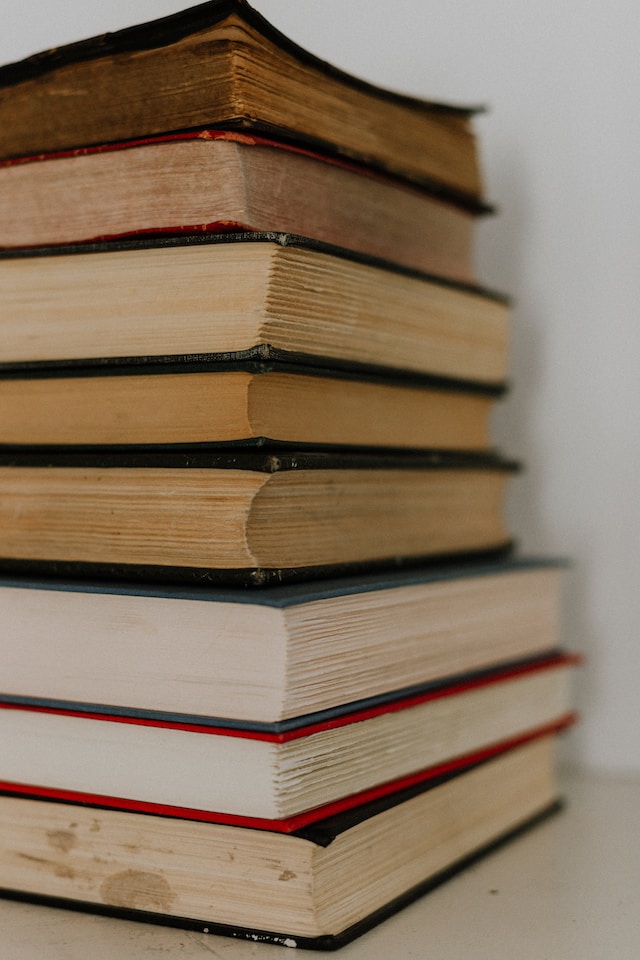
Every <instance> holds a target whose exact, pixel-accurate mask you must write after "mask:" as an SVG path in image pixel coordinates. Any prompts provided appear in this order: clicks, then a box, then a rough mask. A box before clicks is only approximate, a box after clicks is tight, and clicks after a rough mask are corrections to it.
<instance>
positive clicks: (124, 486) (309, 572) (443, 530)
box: [0, 448, 516, 586]
mask: <svg viewBox="0 0 640 960" xmlns="http://www.w3.org/2000/svg"><path fill="white" fill-rule="evenodd" d="M515 469H516V465H515V464H514V463H512V462H510V461H506V460H503V459H500V458H499V457H498V456H496V455H486V456H482V455H477V456H472V455H469V454H467V455H464V454H455V453H450V454H438V453H428V452H427V453H424V454H422V453H420V454H411V453H405V454H401V453H397V454H395V455H386V456H383V457H380V456H378V455H375V454H368V453H363V452H359V451H355V452H344V453H341V454H340V455H338V454H329V453H321V452H309V451H298V452H288V451H287V452H285V451H282V452H280V453H279V454H278V455H276V454H262V453H259V452H253V451H248V450H242V449H238V450H234V451H224V452H216V451H206V452H205V451H198V452H190V453H179V452H173V451H163V452H155V451H154V452H144V453H143V452H136V451H131V452H128V453H122V452H119V451H114V452H112V453H109V452H100V453H93V452H87V453H78V452H74V451H72V450H68V451H60V450H53V451H50V450H44V451H41V452H37V451H35V450H28V449H12V448H5V449H4V450H2V451H0V489H1V491H2V495H3V496H2V524H1V525H0V531H1V532H0V558H1V559H0V568H2V569H3V570H5V571H7V570H10V571H12V572H25V571H29V570H31V571H37V570H40V571H41V572H43V571H47V572H56V573H57V574H62V575H65V574H66V575H73V572H74V571H76V572H80V573H82V574H83V575H85V576H96V575H98V576H109V577H113V576H124V577H125V578H126V577H127V575H128V576H129V577H131V576H139V577H142V578H145V577H146V578H149V577H151V578H153V577H156V578H161V579H169V580H171V579H174V580H175V579H184V578H188V579H196V580H208V579H211V580H213V581H215V580H216V579H217V580H218V581H219V582H227V583H233V582H238V583H245V584H252V585H256V586H260V585H262V586H264V585H266V584H267V583H269V582H274V581H276V582H277V581H278V580H281V579H297V578H300V577H306V578H312V577H314V576H326V575H328V574H329V573H332V572H334V573H335V572H336V571H337V570H343V571H345V572H347V571H349V570H351V571H352V572H356V571H357V570H358V568H359V567H360V568H361V569H362V568H364V569H367V568H368V569H375V566H376V564H378V565H382V566H384V565H385V564H386V565H387V566H389V565H396V564H399V563H417V562H419V561H420V560H423V559H424V558H425V557H430V558H431V559H435V558H436V557H443V556H447V555H449V556H451V555H454V554H460V555H461V554H474V553H476V554H484V555H487V554H489V553H490V552H492V551H501V550H506V549H508V548H509V546H510V537H509V535H508V533H507V532H506V529H505V523H504V518H503V515H502V513H503V511H502V503H503V497H504V492H505V488H506V484H507V480H508V478H509V477H510V475H511V473H512V472H513V471H514V470H515Z"/></svg>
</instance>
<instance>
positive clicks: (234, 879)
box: [0, 737, 559, 950]
mask: <svg viewBox="0 0 640 960" xmlns="http://www.w3.org/2000/svg"><path fill="white" fill-rule="evenodd" d="M558 804H559V800H558V793H557V786H556V782H555V774H554V740H553V737H542V738H538V739H534V740H532V741H529V742H528V743H525V744H523V745H521V746H519V747H516V748H513V749H511V750H508V751H505V752H504V753H502V754H500V755H498V756H496V757H494V758H492V759H490V760H487V761H485V762H484V763H479V764H477V765H474V766H472V767H471V768H469V769H464V770H462V771H461V770H458V771H455V772H450V773H449V774H446V775H443V776H442V777H441V778H436V779H434V780H431V781H429V782H427V783H426V784H419V785H415V786H414V787H412V788H409V789H408V790H406V791H404V792H400V793H396V794H393V795H392V796H391V797H386V798H382V799H380V800H377V801H372V802H370V803H369V804H363V805H361V806H359V807H357V808H355V809H354V810H351V811H348V812H346V813H342V814H338V815H336V816H334V817H329V818H327V819H325V820H323V821H320V822H319V823H316V824H313V825H311V826H309V827H307V828H303V829H301V830H299V831H296V832H295V833H293V834H288V835H283V834H281V833H277V832H273V831H268V830H255V829H246V828H243V827H238V826H228V825H226V824H214V823H206V822H198V821H193V820H186V819H179V818H172V817H163V816H152V815H148V814H142V813H131V812H127V811H121V810H109V809H103V808H101V807H100V806H98V805H88V804H84V803H83V804H74V803H65V802H52V801H45V800H42V799H36V798H26V797H17V796H11V795H8V796H0V866H1V873H2V890H1V891H0V894H1V895H3V896H8V897H13V898H17V899H24V900H34V899H35V900H39V901H40V902H44V903H49V904H53V905H57V906H62V907H66V908H69V907H71V908H75V909H81V910H91V911H93V912H97V913H107V914H115V915H118V916H123V917H126V918H127V919H130V920H143V921H147V922H154V923H162V924H165V925H166V924H170V925H175V926H182V927H187V928H190V929H193V930H199V931H201V932H205V933H209V932H211V933H222V934H226V935H228V936H231V937H239V938H243V939H247V940H251V941H253V942H270V943H276V944H279V945H281V946H288V947H303V948H304V947H307V948H316V949H328V950H330V949H335V948H336V947H339V946H341V945H342V944H344V943H346V942H347V941H349V940H352V939H353V938H354V937H356V936H358V935H359V934H361V933H364V931H365V930H367V929H369V928H370V927H372V926H374V925H375V924H376V923H378V922H379V921H381V920H383V919H385V917H387V916H389V915H390V914H391V913H394V912H395V911H396V910H398V909H399V908H400V907H402V906H404V905H405V904H406V903H408V902H410V901H411V900H415V899H416V898H417V897H418V896H420V895H421V894H423V893H425V892H426V891H427V890H429V889H430V888H432V887H433V886H435V885H436V884H437V883H439V882H442V881H443V880H444V879H446V878H447V877H448V876H451V875H452V874H453V873H454V872H455V871H456V870H459V869H460V868H461V867H463V866H465V865H467V864H469V863H471V862H473V859H474V858H475V857H477V856H478V855H480V854H481V853H484V852H486V851H487V850H488V849H490V848H491V847H492V846H494V845H495V844H496V843H497V842H500V841H501V840H504V839H506V838H508V837H513V836H514V835H515V834H517V832H519V831H520V830H521V829H522V828H523V827H524V826H526V825H528V824H531V823H533V822H536V821H537V820H539V819H540V818H541V817H542V816H544V815H546V814H548V813H550V812H551V811H553V810H555V809H557V808H558Z"/></svg>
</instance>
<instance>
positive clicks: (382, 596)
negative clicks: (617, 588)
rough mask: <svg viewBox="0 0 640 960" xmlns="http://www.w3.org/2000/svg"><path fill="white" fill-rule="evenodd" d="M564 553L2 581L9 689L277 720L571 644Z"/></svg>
mask: <svg viewBox="0 0 640 960" xmlns="http://www.w3.org/2000/svg"><path fill="white" fill-rule="evenodd" d="M561 573H562V570H561V565H560V564H558V563H554V562H552V561H543V560H535V559H523V558H514V557H511V558H509V559H508V560H504V561H502V562H500V563H498V562H487V561H485V562H483V563H482V564H477V563H475V564H474V563H460V562H459V561H456V562H455V563H452V564H450V565H447V566H443V567H437V566H433V565H429V566H426V567H422V568H417V569H403V570H391V571H387V572H385V573H384V574H383V573H379V574H377V575H369V576H367V577H341V578H339V579H336V580H325V581H311V582H309V583H298V584H290V585H287V586H275V587H269V588H266V589H264V590H244V589H233V590H229V589H227V590H215V589H213V588H212V587H207V586H203V585H193V586H191V587H186V586H183V587H182V588H180V587H178V586H176V585H171V584H166V585H165V584H156V585H152V584H148V583H132V582H121V581H119V582H116V581H112V582H108V581H104V582H102V583H96V582H94V581H92V580H75V581H69V580H63V579H60V578H50V579H47V580H32V579H27V578H19V577H15V576H14V577H8V578H5V579H3V580H0V621H2V623H3V625H4V628H3V638H4V640H3V644H2V663H3V671H2V674H3V679H2V692H3V694H4V695H5V696H7V695H12V696H13V697H14V698H16V699H19V698H21V697H31V698H33V697H38V698H40V699H43V700H46V701H47V702H48V703H50V704H53V705H55V706H58V707H63V708H64V707H69V706H70V702H72V701H74V702H76V704H77V703H78V702H81V703H82V708H83V709H85V710H88V711H93V712H96V710H97V709H99V708H100V706H107V707H110V708H114V707H126V708H128V709H129V710H133V711H134V712H138V713H139V714H140V715H141V716H144V715H145V711H162V712H164V713H171V714H173V715H181V714H190V715H200V716H210V715H211V714H217V715H218V716H222V717H226V718H229V719H235V720H238V721H242V722H244V723H247V722H252V723H277V722H279V721H282V720H286V719H290V718H293V717H297V716H301V715H304V714H309V713H316V712H318V711H324V710H327V709H331V708H336V707H339V706H341V705H345V704H352V705H353V707H354V709H355V708H356V707H358V708H360V707H368V706H370V705H371V703H372V699H373V698H378V700H379V699H380V698H381V697H384V696H387V697H389V694H390V693H394V692H395V695H396V696H399V695H401V694H404V695H407V696H408V695H411V694H413V693H416V692H417V690H416V686H417V685H422V684H427V683H433V682H434V681H442V680H443V679H444V678H445V677H449V678H458V679H460V678H461V675H464V674H468V673H471V672H477V671H482V670H486V669H488V668H495V667H497V666H498V665H501V664H508V663H513V662H514V661H516V660H521V659H526V658H533V657H539V656H542V655H545V654H548V653H550V652H551V651H552V650H553V649H554V648H555V647H557V646H558V645H559V623H558V615H559V600H560V581H561Z"/></svg>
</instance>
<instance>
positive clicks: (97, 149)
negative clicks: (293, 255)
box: [0, 129, 446, 202]
mask: <svg viewBox="0 0 640 960" xmlns="http://www.w3.org/2000/svg"><path fill="white" fill-rule="evenodd" d="M184 140H186V141H195V140H205V141H206V140H229V141H232V142H234V143H241V144H243V145H244V146H248V147H271V148H274V149H276V150H287V151H288V152H289V153H297V154H298V155H300V156H302V157H309V158H310V159H311V160H318V161H319V162H320V163H328V164H330V165H331V166H333V167H342V168H343V169H345V170H351V171H353V172H355V173H358V174H359V175H360V176H364V177H370V178H373V179H374V180H383V181H384V180H386V181H389V180H391V181H397V182H399V183H401V184H402V185H403V186H405V187H407V188H408V189H420V188H417V187H416V186H415V184H413V185H412V184H410V183H407V182H406V181H404V180H402V179H401V178H398V177H395V176H394V175H393V174H392V173H381V172H380V171H379V170H374V169H371V168H369V167H366V166H363V165H362V164H359V163H356V162H351V161H349V160H346V159H344V158H343V157H335V156H332V155H331V154H324V153H318V152H317V151H315V150H310V149H309V148H308V147H303V146H300V145H299V144H295V143H288V142H284V141H282V140H272V139H271V138H270V137H261V136H260V135H259V134H252V133H240V132H239V131H237V130H210V129H201V130H183V131H180V132H177V133H165V134H158V135H157V136H152V137H140V138H138V139H135V140H117V141H114V142H113V143H100V144H95V145H93V146H88V147H76V148H74V149H71V150H57V151H53V152H51V153H34V154H29V155H27V156H24V157H10V158H9V159H7V160H0V169H1V168H2V167H12V166H17V165H18V164H24V163H34V162H37V161H39V160H58V159H63V158H66V157H87V156H91V155H92V154H95V153H115V152H116V151H118V150H132V149H134V148H136V147H152V146H155V145H161V144H163V143H176V142H177V141H184ZM436 199H437V198H436ZM442 202H446V201H442Z"/></svg>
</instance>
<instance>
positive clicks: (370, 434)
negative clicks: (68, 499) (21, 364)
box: [0, 361, 501, 452]
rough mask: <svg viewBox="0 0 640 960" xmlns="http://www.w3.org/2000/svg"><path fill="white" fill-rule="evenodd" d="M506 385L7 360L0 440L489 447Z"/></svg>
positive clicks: (279, 370)
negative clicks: (16, 365) (17, 365)
mask: <svg viewBox="0 0 640 960" xmlns="http://www.w3.org/2000/svg"><path fill="white" fill-rule="evenodd" d="M500 395H501V394H500V393H499V391H498V390H497V389H496V390H490V389H488V388H484V389H483V388H481V387H477V388H476V389H474V388H472V387H471V386H468V385H467V386H465V385H460V386H458V387H457V388H456V387H454V386H453V384H451V383H449V384H444V383H442V382H438V381H437V380H436V381H435V382H432V381H430V380H429V378H428V377H422V378H421V377H417V376H414V377H411V376H409V375H405V376H404V377H403V376H401V375H400V374H399V373H398V374H396V375H395V376H393V375H387V376H382V375H378V376H374V375H373V374H369V375H368V376H366V377H365V376H364V375H363V374H358V373H356V372H355V371H352V372H351V373H350V374H349V372H348V371H347V370H346V369H345V370H335V371H332V370H330V369H328V368H327V369H324V368H322V369H321V368H318V367H314V366H312V365H307V366H301V365H296V364H290V363H284V362H282V361H280V362H277V361H272V362H271V363H258V362H257V361H253V362H249V361H244V362H236V363H232V362H227V363H225V362H224V361H218V362H211V363H198V362H197V361H192V362H185V363H182V364H150V363H146V364H145V363H139V364H137V365H133V366H125V365H118V366H115V367H114V365H106V366H102V367H88V368H83V367H81V366H77V367H76V366H73V367H70V366H69V365H67V366H66V367H58V368H55V367H45V368H42V367H40V368H39V369H37V370H30V371H29V372H28V374H27V373H26V372H25V371H23V372H22V374H20V373H19V372H16V371H7V370H4V371H1V370H0V445H12V444H14V445H16V446H38V445H44V446H90V447H91V446H94V447H95V446H99V447H105V446H128V445H135V446H137V447H141V446H146V445H151V446H158V445H160V446H163V445H179V446H181V447H185V446H190V445H195V446H201V445H206V446H216V445H221V444H226V445H229V444H243V445H248V446H258V447H266V446H268V447H270V448H275V447H279V446H281V445H288V444H293V445H296V446H304V445H313V446H314V447H316V448H318V447H335V446H338V447H345V446H346V447H355V446H360V447H393V448H399V449H402V448H404V449H412V448H413V449H432V450H433V449H435V450H468V451H476V452H482V451H484V452H486V451H488V450H489V448H490V432H489V426H490V423H489V420H490V415H491V413H492V411H493V410H494V408H495V404H496V401H497V399H498V397H499V396H500Z"/></svg>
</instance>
